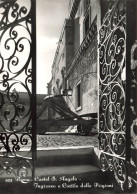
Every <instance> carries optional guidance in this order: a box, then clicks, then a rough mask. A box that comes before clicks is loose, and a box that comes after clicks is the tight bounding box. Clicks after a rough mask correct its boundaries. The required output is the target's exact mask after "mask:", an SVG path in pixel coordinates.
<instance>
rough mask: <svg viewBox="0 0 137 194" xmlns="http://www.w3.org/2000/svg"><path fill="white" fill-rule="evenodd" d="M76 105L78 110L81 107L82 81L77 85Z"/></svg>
mask: <svg viewBox="0 0 137 194" xmlns="http://www.w3.org/2000/svg"><path fill="white" fill-rule="evenodd" d="M76 105H77V110H79V109H81V83H78V84H77V86H76Z"/></svg>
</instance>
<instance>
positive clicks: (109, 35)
mask: <svg viewBox="0 0 137 194" xmlns="http://www.w3.org/2000/svg"><path fill="white" fill-rule="evenodd" d="M125 29H126V5H125V1H123V0H122V1H121V0H120V1H119V0H117V1H110V3H109V6H108V12H107V13H106V15H105V17H104V20H103V24H102V26H101V29H100V31H99V37H100V42H99V61H100V110H99V111H100V113H99V115H100V118H99V123H100V128H99V148H100V150H101V156H100V162H101V167H102V170H103V171H106V170H110V171H113V172H114V174H115V178H116V180H117V182H118V183H120V185H121V188H122V189H124V186H125V185H126V183H127V172H126V165H125V158H126V150H125V148H126V136H125V135H126V122H125V113H126V110H125V103H126V96H125V85H126V76H125V75H126V65H125V53H126V50H125V49H126V30H125Z"/></svg>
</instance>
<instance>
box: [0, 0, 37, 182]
mask: <svg viewBox="0 0 137 194" xmlns="http://www.w3.org/2000/svg"><path fill="white" fill-rule="evenodd" d="M32 4H33V2H32V0H12V1H11V0H6V1H5V0H1V1H0V156H1V157H2V160H1V161H0V179H1V177H3V178H4V177H5V176H7V177H8V175H9V176H13V178H15V180H17V181H21V182H28V181H26V180H27V177H29V178H28V180H31V177H32V166H31V163H30V160H32V139H33V138H32V102H31V99H32V51H31V49H32ZM34 71H35V70H34ZM3 175H4V176H3Z"/></svg>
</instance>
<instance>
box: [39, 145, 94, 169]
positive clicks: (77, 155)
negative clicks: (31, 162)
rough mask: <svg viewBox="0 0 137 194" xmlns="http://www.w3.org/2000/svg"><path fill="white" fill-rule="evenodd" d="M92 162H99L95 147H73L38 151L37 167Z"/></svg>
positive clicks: (88, 163)
mask: <svg viewBox="0 0 137 194" xmlns="http://www.w3.org/2000/svg"><path fill="white" fill-rule="evenodd" d="M91 164H92V165H96V164H97V161H96V158H95V154H94V147H83V148H81V147H79V148H78V147H77V148H76V147H75V148H74V147H73V148H68V149H67V148H64V149H63V148H61V149H50V150H38V151H37V160H36V168H39V167H40V168H41V167H47V166H51V167H53V166H68V165H69V166H72V165H73V166H74V165H91Z"/></svg>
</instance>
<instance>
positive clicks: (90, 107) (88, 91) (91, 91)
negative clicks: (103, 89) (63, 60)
mask: <svg viewBox="0 0 137 194" xmlns="http://www.w3.org/2000/svg"><path fill="white" fill-rule="evenodd" d="M78 82H81V96H82V107H81V110H79V111H77V113H78V114H87V113H94V112H97V108H98V102H97V96H98V94H97V93H98V84H97V33H96V34H95V36H94V38H93V40H92V42H91V44H90V45H89V47H88V48H87V50H86V51H85V52H84V53H83V56H81V58H80V60H79V62H78V63H77V64H76V65H75V66H74V68H73V70H72V72H71V73H70V76H69V78H68V85H69V86H70V87H71V88H72V89H73V95H72V97H69V98H70V100H71V101H70V100H69V99H66V100H67V103H68V104H69V106H70V108H71V109H72V110H73V111H76V103H77V102H76V85H77V83H78ZM74 107H75V108H74Z"/></svg>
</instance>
